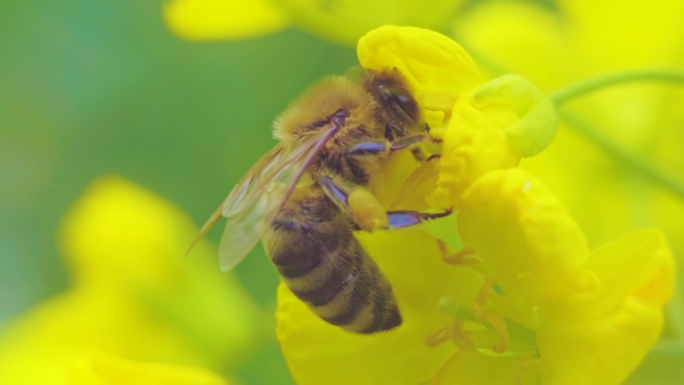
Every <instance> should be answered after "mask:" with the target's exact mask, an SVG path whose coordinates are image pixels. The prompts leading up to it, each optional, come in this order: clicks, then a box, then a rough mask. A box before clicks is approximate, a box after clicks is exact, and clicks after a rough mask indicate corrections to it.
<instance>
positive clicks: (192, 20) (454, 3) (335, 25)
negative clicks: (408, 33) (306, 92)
mask: <svg viewBox="0 0 684 385" xmlns="http://www.w3.org/2000/svg"><path fill="white" fill-rule="evenodd" d="M463 3H464V1H463V0H425V1H422V2H415V1H411V0H393V1H390V0H367V1H335V2H326V1H323V2H321V1H314V0H250V1H239V0H169V1H168V2H167V3H166V4H165V6H164V20H165V21H166V23H167V25H168V26H169V28H170V29H171V30H172V31H173V32H174V33H176V34H177V35H178V36H180V37H182V38H185V39H189V40H216V39H244V38H249V37H252V36H260V35H266V34H269V33H273V32H277V31H280V30H283V29H285V28H287V27H289V26H295V27H297V28H300V29H302V30H304V31H307V32H309V33H312V34H314V35H318V36H321V37H323V38H325V39H328V40H332V41H334V42H337V43H340V44H344V45H350V46H351V45H354V44H355V43H356V41H357V40H358V38H359V37H361V36H362V35H363V34H365V33H366V32H368V31H370V30H372V29H374V28H377V27H379V26H382V25H385V24H403V25H413V26H417V27H426V28H433V29H439V28H442V27H444V26H446V25H447V23H448V22H449V21H450V18H451V16H452V15H453V14H454V12H455V11H456V10H457V9H458V8H459V7H460V6H461V5H462V4H463Z"/></svg>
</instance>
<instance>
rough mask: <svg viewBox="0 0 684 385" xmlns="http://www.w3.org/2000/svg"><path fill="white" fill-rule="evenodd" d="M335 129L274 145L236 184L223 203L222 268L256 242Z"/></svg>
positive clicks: (234, 262) (240, 258) (220, 262)
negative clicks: (281, 144) (226, 220)
mask: <svg viewBox="0 0 684 385" xmlns="http://www.w3.org/2000/svg"><path fill="white" fill-rule="evenodd" d="M336 131H337V127H334V128H330V129H328V130H322V131H320V132H319V133H317V134H316V135H315V136H314V137H312V138H310V139H308V140H306V141H305V142H303V143H299V144H297V145H296V146H291V147H290V146H288V147H285V146H278V147H276V148H274V149H273V150H271V151H270V152H269V153H268V154H266V156H264V158H262V159H261V160H260V161H259V162H258V163H257V164H256V165H255V166H254V167H253V168H252V169H251V170H250V171H249V173H248V174H247V175H246V176H245V177H244V178H243V179H242V180H241V181H240V183H238V185H237V186H235V188H234V189H233V191H232V192H231V193H230V195H228V198H226V201H225V202H224V204H223V206H222V213H223V216H225V217H227V219H228V222H227V223H226V228H225V230H224V231H223V236H222V237H221V243H220V245H219V264H220V266H221V270H223V271H227V270H230V269H232V268H233V267H234V266H235V265H237V264H238V263H240V261H242V260H243V259H244V258H245V256H247V254H249V252H250V251H251V250H252V249H253V248H254V246H256V244H257V243H258V242H259V240H260V239H261V238H262V237H263V236H264V234H265V233H266V231H267V230H268V228H269V227H270V226H271V224H272V223H273V221H274V220H275V218H276V217H277V215H278V213H279V211H280V209H281V208H282V206H283V204H284V203H285V202H286V201H287V199H288V198H289V197H290V195H291V194H292V191H293V190H294V188H295V186H296V185H297V182H299V180H300V179H301V177H302V175H304V173H305V172H306V169H307V168H308V167H309V165H310V164H311V162H312V160H313V159H314V158H315V156H316V155H318V153H319V152H320V150H321V148H322V147H323V145H324V144H325V142H326V141H327V140H328V139H330V138H331V137H332V135H333V134H335V132H336Z"/></svg>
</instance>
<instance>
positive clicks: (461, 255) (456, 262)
mask: <svg viewBox="0 0 684 385" xmlns="http://www.w3.org/2000/svg"><path fill="white" fill-rule="evenodd" d="M437 247H438V248H439V251H440V253H441V255H442V261H443V262H444V263H446V264H449V265H451V266H473V265H477V264H479V263H480V260H479V259H477V258H468V257H470V256H472V255H475V249H473V248H472V247H465V248H463V249H462V250H460V251H457V252H455V253H450V252H449V246H447V244H446V242H444V240H442V239H437Z"/></svg>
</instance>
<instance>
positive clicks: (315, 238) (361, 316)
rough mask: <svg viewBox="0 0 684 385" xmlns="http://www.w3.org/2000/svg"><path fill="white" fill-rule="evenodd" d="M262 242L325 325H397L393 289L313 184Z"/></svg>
mask: <svg viewBox="0 0 684 385" xmlns="http://www.w3.org/2000/svg"><path fill="white" fill-rule="evenodd" d="M293 198H294V199H291V200H290V202H288V204H287V205H286V207H285V208H284V209H283V210H282V211H281V213H280V216H279V218H278V219H277V220H276V222H275V223H274V225H273V227H272V230H271V231H270V233H269V234H267V235H266V237H265V238H264V244H265V246H266V249H267V251H268V253H269V254H270V256H271V260H272V261H273V263H274V264H275V266H276V268H277V269H278V272H279V273H280V275H281V277H282V278H283V280H284V282H285V283H286V284H287V285H288V287H289V288H290V290H291V291H292V293H293V294H294V295H295V296H297V297H298V298H299V299H300V300H302V301H303V302H305V303H306V304H307V305H308V306H309V308H311V310H312V311H313V312H314V313H316V315H318V316H319V317H320V318H321V319H323V320H324V321H326V322H328V323H330V324H333V325H336V326H339V327H341V328H343V329H345V330H348V331H351V332H355V333H375V332H380V331H383V330H389V329H392V328H394V327H397V326H399V325H400V324H401V322H402V320H401V315H400V314H399V309H398V307H397V304H396V300H395V298H394V293H393V292H392V287H391V286H390V284H389V282H388V281H387V279H386V278H385V276H384V275H383V274H382V272H381V271H380V269H379V268H378V266H377V265H376V264H375V262H374V261H373V260H372V259H371V258H370V257H369V256H368V254H367V253H366V252H365V250H364V249H363V247H362V246H361V244H360V243H359V242H358V241H357V240H356V238H355V237H354V236H353V234H352V231H351V228H350V225H349V222H348V221H347V220H346V219H345V218H344V217H343V216H342V215H341V213H340V212H339V209H338V208H337V207H336V206H335V205H334V204H333V203H332V202H331V201H330V200H329V199H328V198H327V197H326V196H325V194H324V193H323V192H322V190H321V189H320V188H319V187H317V186H311V187H309V188H307V189H306V190H305V191H299V192H298V194H296V195H295V196H294V197H293Z"/></svg>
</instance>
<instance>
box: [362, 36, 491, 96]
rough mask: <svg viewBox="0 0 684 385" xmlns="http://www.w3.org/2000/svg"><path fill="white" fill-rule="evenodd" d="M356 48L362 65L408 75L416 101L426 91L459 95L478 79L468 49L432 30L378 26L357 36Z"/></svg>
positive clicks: (426, 94)
mask: <svg viewBox="0 0 684 385" xmlns="http://www.w3.org/2000/svg"><path fill="white" fill-rule="evenodd" d="M356 49H357V55H358V57H359V63H361V66H362V67H364V68H369V69H374V70H378V71H381V70H386V69H390V68H397V69H398V70H399V71H400V72H401V73H402V74H403V75H404V76H405V77H406V78H407V81H408V82H409V85H410V87H411V89H412V91H413V92H414V93H415V94H416V97H417V98H418V100H419V103H420V101H421V99H423V98H425V97H426V96H428V95H429V94H439V93H440V92H448V93H449V94H451V95H454V96H456V95H459V94H460V93H461V92H463V91H465V90H468V89H470V88H472V87H473V86H474V85H476V84H477V83H478V82H479V81H480V80H479V75H478V71H477V68H476V67H475V64H474V63H473V60H472V59H471V58H470V56H469V55H468V53H467V52H466V51H465V50H464V49H463V48H461V46H460V45H458V43H456V42H455V41H453V40H451V39H450V38H448V37H446V36H444V35H442V34H439V33H437V32H434V31H430V30H426V29H421V28H414V27H395V26H385V27H380V28H378V29H375V30H373V31H371V32H369V33H367V34H366V35H365V36H363V37H362V38H361V39H359V43H358V45H357V47H356ZM452 104H453V103H451V104H448V107H450V106H451V105H452Z"/></svg>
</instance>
